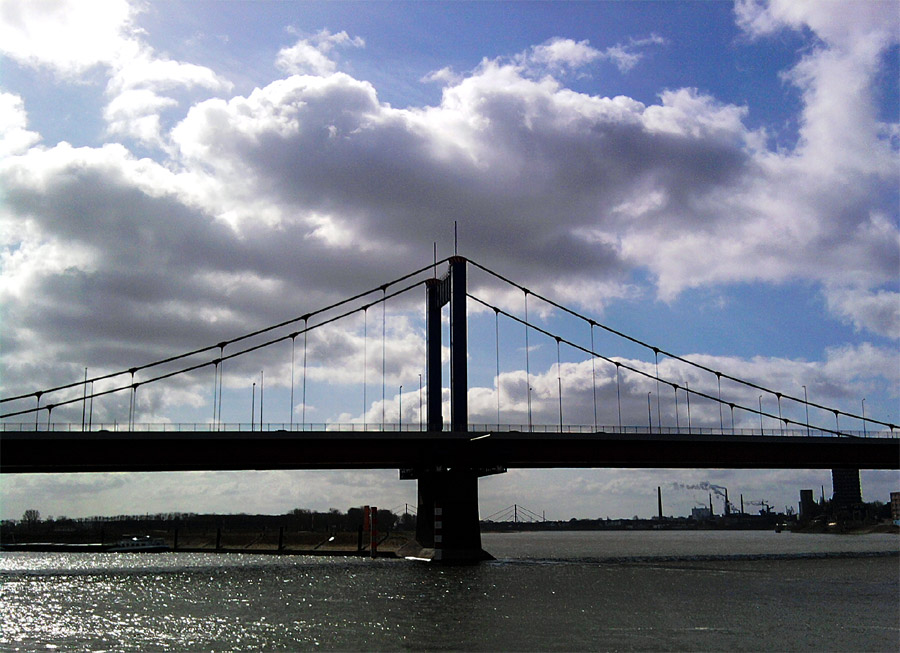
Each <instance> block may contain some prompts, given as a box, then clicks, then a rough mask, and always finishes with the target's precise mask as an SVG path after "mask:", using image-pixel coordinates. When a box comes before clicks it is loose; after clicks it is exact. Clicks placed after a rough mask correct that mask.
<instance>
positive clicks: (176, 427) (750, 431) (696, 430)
mask: <svg viewBox="0 0 900 653" xmlns="http://www.w3.org/2000/svg"><path fill="white" fill-rule="evenodd" d="M88 430H90V431H92V432H95V433H96V432H107V431H108V432H128V431H129V428H128V424H127V423H118V422H110V423H94V424H92V425H91V426H90V428H89V429H88V428H86V427H83V426H82V425H81V424H80V423H68V422H52V423H51V424H49V425H48V424H38V425H37V428H35V424H34V422H30V423H24V422H2V423H0V432H4V431H9V432H13V431H15V432H21V431H54V432H72V433H77V432H84V431H88ZM260 430H262V431H266V432H280V431H290V432H298V433H299V432H304V431H336V432H340V431H355V432H388V431H390V432H397V431H403V432H411V433H415V432H421V431H422V429H421V428H420V426H419V424H418V423H413V424H396V423H387V424H381V423H380V422H379V423H377V424H363V423H359V422H342V423H334V422H329V423H322V422H320V423H308V424H288V423H281V422H271V423H265V424H262V428H260V424H253V425H251V424H250V423H248V422H227V423H222V424H220V425H219V427H218V428H216V427H215V426H214V425H212V424H210V423H208V422H194V423H190V422H185V423H173V422H149V423H138V424H135V425H134V428H133V429H132V431H137V432H179V431H183V432H215V431H225V432H243V433H246V432H258V431H260ZM449 430H450V429H449V426H448V425H445V427H444V431H449ZM469 431H471V432H473V433H477V432H482V433H483V432H495V433H510V432H521V433H528V432H529V431H530V432H532V433H569V434H579V433H581V434H588V433H609V434H615V433H626V434H628V433H634V434H660V435H764V436H786V437H807V436H815V437H838V436H837V435H836V434H835V433H834V432H832V431H822V430H818V429H815V428H810V429H806V428H791V429H778V428H774V429H762V430H760V429H754V428H735V429H728V428H726V429H722V428H711V427H691V428H687V427H681V428H677V427H667V426H664V427H661V428H660V427H656V426H654V427H652V428H650V427H647V426H623V427H622V428H619V427H618V426H600V427H598V428H597V429H596V430H595V429H594V427H593V426H590V425H571V426H568V425H564V426H563V428H562V430H560V427H559V424H534V425H532V426H531V427H529V426H528V425H527V424H470V425H469ZM841 436H845V437H859V438H863V437H868V438H892V437H900V433H897V432H892V431H886V430H884V431H875V430H866V431H856V430H843V429H842V430H841Z"/></svg>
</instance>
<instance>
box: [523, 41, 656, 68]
mask: <svg viewBox="0 0 900 653" xmlns="http://www.w3.org/2000/svg"><path fill="white" fill-rule="evenodd" d="M665 42H666V41H665V39H663V38H662V37H660V36H658V35H655V34H654V35H652V36H649V37H647V38H644V39H632V40H631V41H630V42H629V43H627V44H622V43H617V44H616V45H613V46H610V47H608V48H606V49H604V50H599V49H597V48H595V47H593V46H592V45H591V44H590V42H589V41H587V40H583V41H575V40H573V39H566V38H554V39H550V40H549V41H547V42H545V43H542V44H540V45H536V46H534V47H533V48H532V49H531V51H530V52H528V53H527V54H525V55H521V56H520V59H521V60H522V61H523V62H524V63H525V66H526V67H538V68H540V67H545V68H548V69H550V70H563V69H568V70H576V69H578V68H582V67H584V66H587V65H589V64H591V63H594V62H595V61H611V62H612V63H614V64H615V66H616V67H617V68H618V69H619V71H620V72H623V73H627V72H628V71H630V70H631V69H632V68H634V67H635V66H636V65H637V64H638V62H639V61H640V60H641V59H642V58H643V57H644V56H645V55H644V52H642V49H644V48H647V47H649V46H654V45H664V44H665Z"/></svg>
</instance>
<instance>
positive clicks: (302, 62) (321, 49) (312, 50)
mask: <svg viewBox="0 0 900 653" xmlns="http://www.w3.org/2000/svg"><path fill="white" fill-rule="evenodd" d="M336 47H355V48H362V47H365V41H364V40H363V39H362V38H360V37H358V36H356V37H353V38H350V36H349V35H348V34H347V32H344V31H341V32H338V33H337V34H332V33H331V32H329V31H328V30H327V29H323V30H322V31H320V32H319V33H317V34H316V35H314V36H312V37H310V38H302V39H299V40H298V41H297V42H296V43H295V44H294V45H292V46H291V47H289V48H282V49H281V50H279V51H278V57H277V59H276V60H275V65H276V66H277V67H278V69H279V70H282V71H284V72H286V73H288V74H290V75H328V74H330V73H333V72H334V71H335V70H337V63H336V62H335V61H334V60H333V59H332V58H331V52H332V50H334V49H335V48H336Z"/></svg>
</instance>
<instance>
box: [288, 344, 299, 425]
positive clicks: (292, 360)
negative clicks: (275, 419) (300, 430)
mask: <svg viewBox="0 0 900 653" xmlns="http://www.w3.org/2000/svg"><path fill="white" fill-rule="evenodd" d="M296 344H297V334H296V333H294V334H291V414H290V415H289V416H288V417H289V419H290V422H289V424H290V427H289V428H288V430H289V431H293V430H294V345H296Z"/></svg>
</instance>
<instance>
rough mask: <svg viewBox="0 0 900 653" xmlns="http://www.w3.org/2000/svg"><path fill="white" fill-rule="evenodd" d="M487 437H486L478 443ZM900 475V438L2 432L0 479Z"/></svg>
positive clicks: (481, 433)
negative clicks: (240, 474)
mask: <svg viewBox="0 0 900 653" xmlns="http://www.w3.org/2000/svg"><path fill="white" fill-rule="evenodd" d="M485 436H486V437H485ZM438 466H440V467H441V468H444V469H446V468H448V467H453V466H463V467H468V468H494V467H501V468H502V467H506V468H548V467H564V468H566V467H572V468H577V467H582V468H588V467H593V468H628V467H631V468H641V467H649V468H735V469H834V468H839V467H850V468H857V469H900V439H898V438H871V439H863V438H842V437H780V436H724V435H668V434H662V435H659V434H633V433H630V434H610V433H591V434H565V435H560V434H554V433H540V434H539V433H518V432H504V433H490V434H488V433H485V432H467V433H428V432H424V433H423V432H356V433H352V432H351V433H345V432H331V431H315V432H310V431H307V432H262V433H260V432H255V433H252V432H251V433H246V432H228V433H224V432H163V433H147V432H118V433H109V432H91V433H57V432H37V433H36V432H33V431H32V432H6V433H3V435H2V437H0V471H2V472H3V473H39V472H43V473H48V472H112V471H116V472H126V471H132V472H139V471H144V472H151V471H202V470H272V469H429V468H431V469H434V468H436V467H438Z"/></svg>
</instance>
